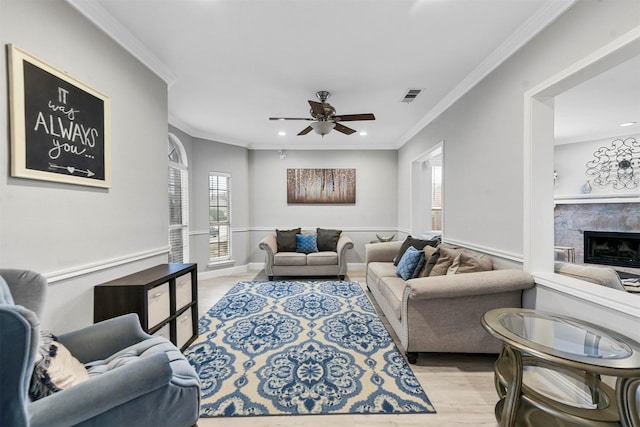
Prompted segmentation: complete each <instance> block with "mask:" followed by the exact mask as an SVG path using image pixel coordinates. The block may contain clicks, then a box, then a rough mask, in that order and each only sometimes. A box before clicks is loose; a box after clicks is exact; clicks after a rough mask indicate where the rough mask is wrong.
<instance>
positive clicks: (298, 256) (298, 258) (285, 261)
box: [273, 252, 307, 265]
mask: <svg viewBox="0 0 640 427" xmlns="http://www.w3.org/2000/svg"><path fill="white" fill-rule="evenodd" d="M306 264H307V255H306V254H303V253H299V252H278V253H277V254H275V255H274V256H273V265H306Z"/></svg>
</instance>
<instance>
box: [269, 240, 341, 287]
mask: <svg viewBox="0 0 640 427" xmlns="http://www.w3.org/2000/svg"><path fill="white" fill-rule="evenodd" d="M302 233H303V234H310V233H313V231H302ZM259 247H260V249H262V250H264V251H265V252H266V256H265V263H264V270H265V273H266V274H267V276H268V277H269V280H273V278H274V277H277V276H290V277H294V276H337V277H338V278H339V279H340V280H344V278H345V275H346V274H347V250H349V249H352V248H353V241H352V240H351V238H350V237H349V236H347V235H345V234H342V233H341V234H340V236H339V238H337V243H336V249H335V251H326V250H320V251H318V252H313V253H300V252H293V251H278V242H277V240H276V232H273V233H270V234H268V235H267V236H265V237H264V238H263V239H262V240H261V241H260V243H259Z"/></svg>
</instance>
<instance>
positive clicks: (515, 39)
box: [396, 0, 577, 149]
mask: <svg viewBox="0 0 640 427" xmlns="http://www.w3.org/2000/svg"><path fill="white" fill-rule="evenodd" d="M576 1H577V0H563V1H549V2H547V4H546V5H545V7H543V8H541V9H540V10H539V11H538V12H537V13H535V14H534V15H532V16H531V17H530V18H529V19H528V20H527V21H526V22H525V23H524V24H522V25H521V26H520V27H518V29H517V30H516V31H514V32H513V33H512V34H511V35H510V36H509V38H507V39H506V40H505V41H504V42H503V43H502V44H500V46H498V47H497V48H496V49H495V50H494V51H493V52H491V54H490V55H489V56H487V57H486V58H485V59H484V60H483V61H482V62H481V63H480V64H479V65H478V66H477V67H476V68H475V69H474V70H473V71H472V72H471V73H469V74H468V75H467V77H465V78H464V79H463V80H462V81H461V82H460V83H458V85H457V86H456V87H455V88H453V90H452V91H451V92H449V93H448V94H447V95H446V96H445V97H444V98H442V99H441V100H440V102H438V103H437V104H436V106H435V107H433V108H432V109H431V110H430V111H429V112H428V113H427V115H426V116H424V117H423V118H422V120H420V121H419V122H418V123H417V124H416V125H415V126H414V127H412V128H411V129H409V131H407V132H406V133H405V134H404V135H403V136H402V137H401V138H400V140H399V141H398V145H397V146H396V148H397V149H399V148H400V147H402V146H403V145H404V144H406V143H407V142H408V141H409V140H410V139H411V138H413V137H414V136H416V135H417V134H418V132H420V131H421V130H422V129H424V128H425V127H426V126H427V125H429V123H431V122H432V121H433V120H435V119H436V118H437V117H438V116H440V114H442V113H443V112H444V111H445V110H446V109H447V108H449V107H450V106H451V105H453V104H454V103H455V102H456V101H457V100H458V99H460V98H462V96H464V94H466V93H467V92H468V91H469V90H471V89H472V88H473V87H474V86H475V85H477V84H478V83H479V82H480V81H481V80H482V79H484V78H485V77H486V76H487V75H488V74H489V73H491V72H492V71H493V70H495V69H496V68H497V67H498V66H499V65H500V64H502V63H503V62H504V61H506V60H507V59H508V58H509V57H510V56H511V55H513V54H514V53H515V52H517V51H518V49H520V48H521V47H522V46H524V45H525V44H526V43H527V42H528V41H529V40H531V39H532V38H533V37H535V36H536V35H537V34H538V33H540V32H541V31H542V30H543V29H545V28H546V27H547V26H548V25H549V24H551V23H552V22H553V21H555V20H556V19H557V18H558V17H559V16H560V15H562V14H563V13H564V12H565V11H566V10H567V9H569V8H570V7H571V6H573V4H574V3H576Z"/></svg>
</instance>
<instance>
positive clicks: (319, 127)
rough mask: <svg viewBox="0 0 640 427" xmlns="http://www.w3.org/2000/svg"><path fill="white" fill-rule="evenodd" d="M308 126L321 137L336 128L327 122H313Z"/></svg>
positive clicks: (333, 124)
mask: <svg viewBox="0 0 640 427" xmlns="http://www.w3.org/2000/svg"><path fill="white" fill-rule="evenodd" d="M309 126H311V128H312V129H313V130H314V131H315V132H316V133H319V134H320V135H322V136H325V135H326V134H328V133H329V132H331V130H332V129H333V128H334V127H336V124H335V123H333V122H327V121H318V122H313V123H311V124H310V125H309Z"/></svg>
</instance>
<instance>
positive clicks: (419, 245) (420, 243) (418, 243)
mask: <svg viewBox="0 0 640 427" xmlns="http://www.w3.org/2000/svg"><path fill="white" fill-rule="evenodd" d="M438 243H440V241H439V240H437V239H433V240H420V239H416V238H414V237H411V236H407V238H406V239H404V242H402V246H400V250H399V251H398V254H397V255H396V257H395V258H394V259H393V265H395V266H396V267H397V266H398V263H399V262H400V260H401V259H402V255H404V253H405V252H406V251H407V249H408V248H409V246H413V247H414V248H416V249H418V250H419V251H420V250H422V249H424V247H425V246H427V245H429V246H433V247H435V246H438Z"/></svg>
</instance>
